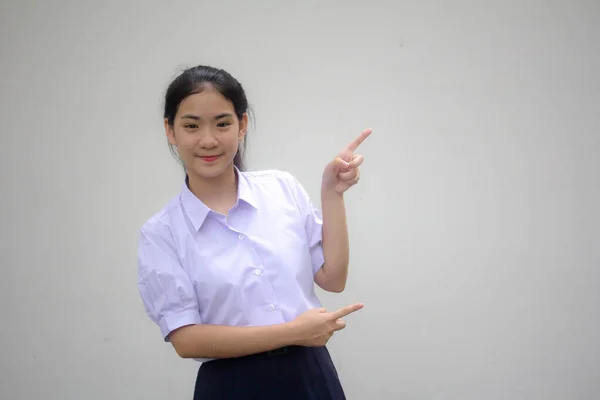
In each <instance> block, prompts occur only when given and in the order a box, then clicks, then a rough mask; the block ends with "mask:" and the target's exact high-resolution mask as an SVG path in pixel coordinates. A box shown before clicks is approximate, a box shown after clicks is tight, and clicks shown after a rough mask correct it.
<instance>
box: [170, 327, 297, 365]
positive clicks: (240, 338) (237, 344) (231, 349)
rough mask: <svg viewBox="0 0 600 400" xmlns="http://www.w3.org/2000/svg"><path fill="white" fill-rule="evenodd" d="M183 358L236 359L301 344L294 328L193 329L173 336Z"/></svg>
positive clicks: (172, 339)
mask: <svg viewBox="0 0 600 400" xmlns="http://www.w3.org/2000/svg"><path fill="white" fill-rule="evenodd" d="M170 340H171V343H172V344H173V346H174V347H175V350H176V351H177V353H178V354H179V355H180V356H181V357H183V358H232V357H242V356H246V355H250V354H255V353H261V352H264V351H269V350H274V349H277V348H280V347H283V346H288V345H292V344H294V343H295V342H296V341H297V337H296V330H295V329H294V326H293V324H291V323H284V324H278V325H269V326H252V327H237V326H222V325H190V326H186V327H183V328H180V329H178V330H176V331H175V332H173V333H171V335H170Z"/></svg>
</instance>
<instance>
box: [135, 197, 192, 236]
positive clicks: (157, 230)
mask: <svg viewBox="0 0 600 400" xmlns="http://www.w3.org/2000/svg"><path fill="white" fill-rule="evenodd" d="M181 214H182V213H181V201H180V198H179V196H176V197H173V198H172V199H171V200H170V201H169V202H168V203H167V204H166V205H165V206H164V207H163V208H162V209H160V210H159V211H158V212H156V213H155V214H154V215H152V216H150V218H148V219H147V220H146V221H145V222H144V223H143V224H142V226H141V228H140V234H141V239H146V240H150V239H159V238H160V239H162V240H165V239H168V238H169V237H171V231H172V228H173V226H174V225H175V224H176V223H177V222H178V220H179V219H180V216H181Z"/></svg>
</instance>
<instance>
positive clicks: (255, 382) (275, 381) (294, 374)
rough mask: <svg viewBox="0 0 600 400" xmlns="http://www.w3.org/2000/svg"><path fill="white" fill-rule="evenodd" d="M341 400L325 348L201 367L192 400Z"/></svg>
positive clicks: (276, 352) (284, 351) (280, 352)
mask: <svg viewBox="0 0 600 400" xmlns="http://www.w3.org/2000/svg"><path fill="white" fill-rule="evenodd" d="M217 399H218V400H255V399H256V400H345V399H346V397H345V395H344V390H343V389H342V385H341V384H340V380H339V378H338V374H337V371H336V369H335V367H334V365H333V362H332V360H331V357H330V355H329V352H328V351H327V348H326V347H302V346H289V347H284V348H282V349H279V350H274V351H270V352H266V353H259V354H253V355H250V356H245V357H239V358H226V359H219V360H212V361H207V362H205V363H202V365H201V366H200V369H199V370H198V377H197V379H196V389H195V392H194V400H217Z"/></svg>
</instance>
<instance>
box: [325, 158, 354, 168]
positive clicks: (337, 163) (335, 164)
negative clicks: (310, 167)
mask: <svg viewBox="0 0 600 400" xmlns="http://www.w3.org/2000/svg"><path fill="white" fill-rule="evenodd" d="M349 166H350V164H349V163H348V162H346V161H344V160H343V159H342V158H340V157H336V158H334V159H333V161H331V162H330V163H329V165H328V167H329V169H330V170H331V171H332V172H337V171H339V170H341V169H346V168H348V167H349Z"/></svg>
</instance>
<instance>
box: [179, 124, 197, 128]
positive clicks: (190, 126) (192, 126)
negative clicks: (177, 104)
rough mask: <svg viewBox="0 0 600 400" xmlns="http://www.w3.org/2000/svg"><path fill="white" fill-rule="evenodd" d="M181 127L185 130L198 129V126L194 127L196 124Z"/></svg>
mask: <svg viewBox="0 0 600 400" xmlns="http://www.w3.org/2000/svg"><path fill="white" fill-rule="evenodd" d="M183 127H184V128H185V129H196V128H198V125H196V124H185V125H184V126H183Z"/></svg>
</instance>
